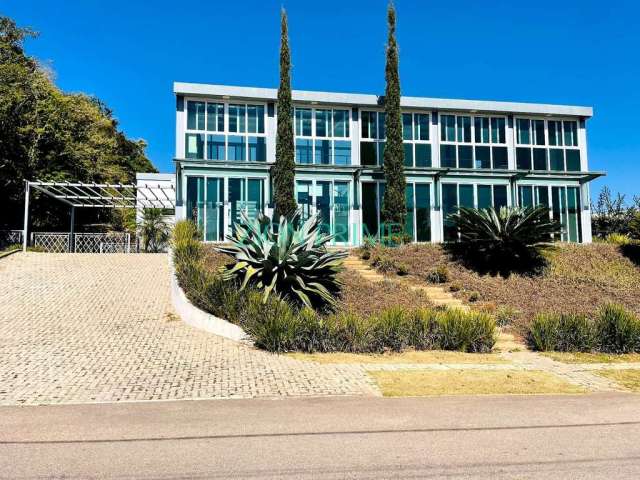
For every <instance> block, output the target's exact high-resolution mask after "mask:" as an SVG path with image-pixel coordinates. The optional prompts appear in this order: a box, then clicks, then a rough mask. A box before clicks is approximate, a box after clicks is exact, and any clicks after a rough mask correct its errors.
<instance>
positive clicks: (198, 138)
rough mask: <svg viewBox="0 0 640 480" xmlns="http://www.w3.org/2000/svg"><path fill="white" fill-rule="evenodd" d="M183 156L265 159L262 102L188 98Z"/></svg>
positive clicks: (233, 159)
mask: <svg viewBox="0 0 640 480" xmlns="http://www.w3.org/2000/svg"><path fill="white" fill-rule="evenodd" d="M210 132H213V133H215V134H213V133H210ZM185 158H193V159H200V160H230V161H256V162H264V161H266V159H267V152H266V135H265V108H264V105H249V104H240V103H229V104H228V103H221V102H204V101H194V100H188V101H187V128H186V133H185Z"/></svg>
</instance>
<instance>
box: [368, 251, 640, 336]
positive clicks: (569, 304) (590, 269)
mask: <svg viewBox="0 0 640 480" xmlns="http://www.w3.org/2000/svg"><path fill="white" fill-rule="evenodd" d="M375 253H381V254H383V255H386V256H387V257H388V258H391V259H393V260H395V261H396V262H397V263H404V264H405V265H406V266H407V267H408V270H409V274H410V276H411V279H412V280H413V281H415V282H422V283H424V282H425V276H426V275H427V274H428V273H429V272H431V271H433V270H434V269H435V268H436V267H437V266H440V265H443V266H446V268H447V270H448V271H449V277H450V278H449V282H447V283H445V284H443V285H442V286H443V287H444V288H445V289H447V288H448V287H449V286H450V285H452V284H456V285H457V286H460V287H462V289H461V290H460V291H459V292H456V293H454V295H456V296H458V297H460V298H462V299H463V300H464V299H466V298H467V297H468V296H469V292H473V291H477V292H479V294H480V301H479V302H478V304H480V303H482V304H484V305H485V306H486V307H487V308H489V309H490V310H491V309H496V308H498V307H502V306H504V307H508V308H510V309H511V310H513V311H514V316H515V317H516V321H517V322H518V323H519V324H520V325H522V324H523V323H528V322H529V321H530V320H531V319H532V318H533V316H534V315H535V314H536V313H539V312H544V311H574V312H577V313H591V312H593V311H595V310H596V309H597V308H598V307H599V306H600V305H602V304H603V303H605V302H615V303H620V304H622V305H624V306H625V307H626V308H627V309H630V310H632V311H634V312H635V313H636V314H640V302H638V300H637V299H638V298H640V262H639V260H638V258H640V254H639V253H638V252H636V251H635V250H633V251H631V248H630V247H621V246H618V245H611V244H606V243H593V244H590V245H577V244H557V246H555V247H554V248H553V249H551V250H549V251H547V252H546V253H545V256H546V257H547V260H548V265H547V267H546V268H545V269H544V271H543V272H542V273H540V274H537V275H535V274H534V275H518V274H514V275H511V276H510V277H508V278H503V277H500V276H492V275H481V274H479V273H477V272H475V271H474V270H471V269H468V268H466V267H465V266H463V265H461V264H460V263H458V262H455V261H453V260H452V259H451V258H450V257H449V255H448V254H447V253H446V251H445V250H444V249H443V247H442V246H440V245H424V244H423V245H419V244H411V245H405V246H401V247H398V248H381V249H379V250H378V251H377V252H373V254H372V257H373V256H374V255H375Z"/></svg>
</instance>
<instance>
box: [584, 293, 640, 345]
mask: <svg viewBox="0 0 640 480" xmlns="http://www.w3.org/2000/svg"><path fill="white" fill-rule="evenodd" d="M594 329H595V335H596V339H597V345H596V346H597V348H598V350H600V351H601V352H608V353H628V352H637V351H640V320H638V317H636V316H635V315H634V314H632V313H631V312H628V311H626V310H625V309H624V307H622V306H620V305H615V304H607V305H604V306H603V307H602V308H601V309H600V311H599V312H598V315H597V316H596V318H595V325H594Z"/></svg>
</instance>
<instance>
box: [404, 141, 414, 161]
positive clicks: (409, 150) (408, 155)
mask: <svg viewBox="0 0 640 480" xmlns="http://www.w3.org/2000/svg"><path fill="white" fill-rule="evenodd" d="M402 146H403V148H404V166H405V167H413V143H411V142H404V143H403V144H402Z"/></svg>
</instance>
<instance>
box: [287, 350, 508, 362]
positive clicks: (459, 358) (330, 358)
mask: <svg viewBox="0 0 640 480" xmlns="http://www.w3.org/2000/svg"><path fill="white" fill-rule="evenodd" d="M288 355H289V356H290V357H293V358H295V359H297V360H306V361H310V362H317V363H366V364H403V363H404V364H406V363H420V364H433V363H439V364H443V363H456V364H459V363H473V364H478V363H482V364H505V363H509V362H508V361H507V360H505V359H503V358H501V357H500V356H499V355H497V354H495V353H466V352H451V351H448V350H424V351H414V350H411V351H407V352H402V353H385V354H363V353H342V352H337V353H290V354H288Z"/></svg>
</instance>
